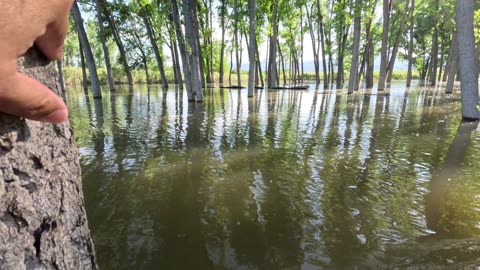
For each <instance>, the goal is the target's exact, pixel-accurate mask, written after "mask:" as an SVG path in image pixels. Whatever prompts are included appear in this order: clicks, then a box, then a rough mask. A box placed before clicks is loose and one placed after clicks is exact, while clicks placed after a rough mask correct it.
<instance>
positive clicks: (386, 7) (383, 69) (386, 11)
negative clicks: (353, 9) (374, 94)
mask: <svg viewBox="0 0 480 270" xmlns="http://www.w3.org/2000/svg"><path fill="white" fill-rule="evenodd" d="M389 26H390V0H383V30H382V48H381V53H380V58H381V59H380V75H379V78H378V90H379V91H382V90H384V89H385V80H386V76H387V48H388V29H389Z"/></svg>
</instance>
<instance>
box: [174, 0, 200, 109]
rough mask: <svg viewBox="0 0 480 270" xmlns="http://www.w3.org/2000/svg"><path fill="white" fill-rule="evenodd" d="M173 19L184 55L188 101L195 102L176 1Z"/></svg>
mask: <svg viewBox="0 0 480 270" xmlns="http://www.w3.org/2000/svg"><path fill="white" fill-rule="evenodd" d="M170 9H171V15H172V16H171V19H172V21H173V24H174V25H175V33H176V36H177V41H178V46H179V47H180V54H181V55H182V57H181V58H182V67H183V76H184V78H185V87H186V88H187V97H188V101H195V96H194V92H193V88H192V79H191V75H190V61H189V57H188V55H187V48H186V44H185V39H184V35H183V31H182V26H181V24H180V14H179V12H178V5H177V1H176V0H170Z"/></svg>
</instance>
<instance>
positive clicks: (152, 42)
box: [140, 7, 168, 88]
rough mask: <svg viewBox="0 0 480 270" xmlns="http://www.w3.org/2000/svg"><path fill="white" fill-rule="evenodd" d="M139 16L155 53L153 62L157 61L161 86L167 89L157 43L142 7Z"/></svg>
mask: <svg viewBox="0 0 480 270" xmlns="http://www.w3.org/2000/svg"><path fill="white" fill-rule="evenodd" d="M140 15H141V16H142V19H143V24H145V29H146V30H147V36H148V39H149V40H150V44H151V45H152V49H153V52H154V53H155V60H157V66H158V70H159V71H160V78H161V81H162V86H163V87H165V88H167V87H168V82H167V77H166V76H165V69H164V68H163V59H162V57H161V56H160V51H159V50H158V45H157V41H156V40H155V37H154V35H153V30H152V27H151V25H150V22H149V21H148V17H147V13H146V11H145V8H144V7H141V8H140Z"/></svg>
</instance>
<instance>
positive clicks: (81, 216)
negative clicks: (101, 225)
mask: <svg viewBox="0 0 480 270" xmlns="http://www.w3.org/2000/svg"><path fill="white" fill-rule="evenodd" d="M41 58H42V57H40V56H39V55H37V54H36V53H35V52H33V51H30V52H29V53H28V54H27V56H26V57H25V58H22V59H20V60H19V62H18V66H19V70H20V71H21V72H23V73H25V74H27V75H29V76H32V77H35V78H37V79H39V80H40V81H42V82H43V83H45V84H46V85H47V86H48V87H50V88H51V89H53V90H54V91H55V92H56V93H57V94H60V90H59V87H58V83H57V81H58V78H57V74H56V72H55V68H54V65H53V64H49V65H48V66H45V67H41V66H40V63H42V62H45V61H44V60H40V59H41ZM32 90H33V89H32ZM78 155H79V154H78V150H77V147H76V145H75V139H74V136H73V131H72V129H71V128H70V124H69V123H64V124H60V125H52V124H43V123H40V122H35V121H30V120H25V119H19V118H16V117H13V116H9V115H4V114H1V115H0V235H1V237H0V269H5V270H9V269H97V268H98V267H97V264H96V262H95V255H94V248H93V242H92V240H91V237H90V231H89V229H88V223H87V218H86V213H85V208H84V201H83V193H82V182H81V176H80V164H79V158H78Z"/></svg>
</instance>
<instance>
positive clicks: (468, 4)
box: [456, 0, 480, 120]
mask: <svg viewBox="0 0 480 270" xmlns="http://www.w3.org/2000/svg"><path fill="white" fill-rule="evenodd" d="M474 4H475V3H474V0H457V16H456V22H457V40H458V41H457V45H458V60H459V65H460V80H461V85H462V86H461V87H462V88H461V89H462V117H463V119H466V120H477V119H479V118H480V115H479V112H478V110H477V105H478V72H477V63H476V60H475V57H472V56H474V55H475V37H474V33H473V12H474V10H475V5H474Z"/></svg>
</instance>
